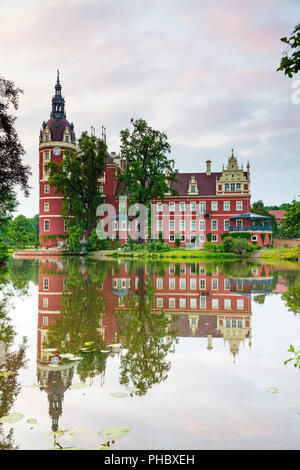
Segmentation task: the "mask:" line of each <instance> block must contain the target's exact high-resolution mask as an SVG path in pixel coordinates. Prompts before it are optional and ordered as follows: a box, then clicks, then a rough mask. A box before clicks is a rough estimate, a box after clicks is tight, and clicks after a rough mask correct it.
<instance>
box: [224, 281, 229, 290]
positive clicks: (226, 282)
mask: <svg viewBox="0 0 300 470" xmlns="http://www.w3.org/2000/svg"><path fill="white" fill-rule="evenodd" d="M224 289H225V290H230V279H225V281H224Z"/></svg>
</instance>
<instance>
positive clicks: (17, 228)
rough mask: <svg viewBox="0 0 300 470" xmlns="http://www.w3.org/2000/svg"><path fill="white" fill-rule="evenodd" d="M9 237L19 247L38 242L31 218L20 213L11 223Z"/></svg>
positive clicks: (10, 241) (8, 231)
mask: <svg viewBox="0 0 300 470" xmlns="http://www.w3.org/2000/svg"><path fill="white" fill-rule="evenodd" d="M7 239H8V241H9V243H11V244H12V245H14V246H16V247H18V248H25V247H26V246H27V245H31V244H33V243H36V242H37V238H36V230H35V227H34V226H33V223H32V222H31V220H30V219H27V218H26V217H25V216H24V215H18V216H17V217H16V218H15V219H14V220H13V221H12V222H11V223H10V225H9V228H8V230H7Z"/></svg>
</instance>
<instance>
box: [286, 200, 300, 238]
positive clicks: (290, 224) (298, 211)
mask: <svg viewBox="0 0 300 470" xmlns="http://www.w3.org/2000/svg"><path fill="white" fill-rule="evenodd" d="M282 228H283V231H284V232H285V233H286V234H287V235H288V236H291V237H299V236H300V201H293V202H292V205H291V207H290V208H289V209H288V210H287V213H286V214H285V217H284V219H283V221H282Z"/></svg>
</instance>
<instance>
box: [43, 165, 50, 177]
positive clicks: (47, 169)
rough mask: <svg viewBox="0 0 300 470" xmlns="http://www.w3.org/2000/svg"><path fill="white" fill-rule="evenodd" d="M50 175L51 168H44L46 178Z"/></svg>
mask: <svg viewBox="0 0 300 470" xmlns="http://www.w3.org/2000/svg"><path fill="white" fill-rule="evenodd" d="M48 175H49V168H48V167H47V166H44V176H48Z"/></svg>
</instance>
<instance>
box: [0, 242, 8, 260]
mask: <svg viewBox="0 0 300 470" xmlns="http://www.w3.org/2000/svg"><path fill="white" fill-rule="evenodd" d="M7 250H8V245H7V244H6V243H4V242H3V241H0V266H1V264H4V263H5V262H6V261H7V260H8V251H7Z"/></svg>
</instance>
